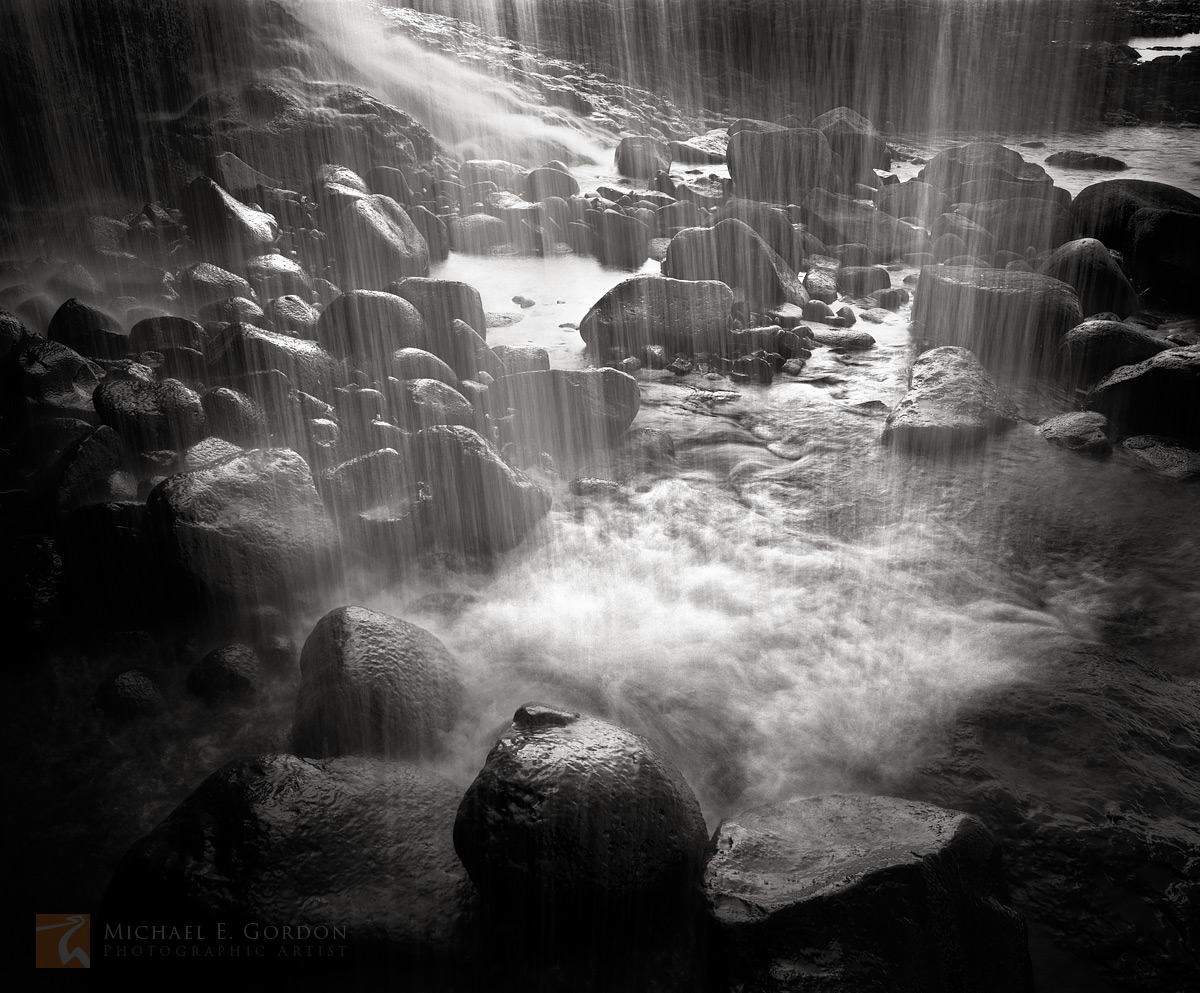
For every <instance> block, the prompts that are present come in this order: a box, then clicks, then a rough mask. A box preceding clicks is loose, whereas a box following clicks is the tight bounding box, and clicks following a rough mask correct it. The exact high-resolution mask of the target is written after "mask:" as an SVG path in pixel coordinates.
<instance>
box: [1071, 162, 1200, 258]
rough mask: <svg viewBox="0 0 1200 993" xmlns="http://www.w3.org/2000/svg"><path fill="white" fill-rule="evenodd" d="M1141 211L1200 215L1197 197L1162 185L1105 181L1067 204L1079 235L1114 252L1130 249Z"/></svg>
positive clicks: (1132, 181) (1144, 181) (1137, 180)
mask: <svg viewBox="0 0 1200 993" xmlns="http://www.w3.org/2000/svg"><path fill="white" fill-rule="evenodd" d="M1144 209H1148V210H1165V211H1174V212H1178V213H1183V214H1200V197H1198V196H1196V195H1194V194H1192V193H1189V192H1187V191H1186V190H1181V189H1179V188H1178V187H1175V186H1168V185H1167V184H1166V183H1154V182H1150V181H1148V180H1144V179H1109V180H1105V181H1103V182H1100V183H1093V184H1092V185H1091V186H1089V187H1087V188H1086V189H1084V190H1083V191H1081V192H1080V194H1079V195H1078V196H1077V197H1076V198H1075V200H1074V201H1073V202H1072V204H1071V213H1072V214H1074V215H1075V223H1076V226H1077V227H1078V228H1079V233H1080V234H1081V235H1083V236H1084V237H1086V238H1099V239H1100V240H1101V241H1102V242H1104V244H1105V245H1107V246H1108V247H1109V248H1111V249H1113V250H1114V251H1117V252H1128V251H1130V250H1131V249H1132V248H1133V216H1134V214H1136V213H1137V212H1138V211H1139V210H1144Z"/></svg>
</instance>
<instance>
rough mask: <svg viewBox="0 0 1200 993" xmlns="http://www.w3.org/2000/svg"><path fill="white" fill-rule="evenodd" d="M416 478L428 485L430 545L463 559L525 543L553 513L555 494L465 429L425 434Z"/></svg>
mask: <svg viewBox="0 0 1200 993" xmlns="http://www.w3.org/2000/svg"><path fill="white" fill-rule="evenodd" d="M412 452H413V456H414V475H415V476H416V478H418V479H420V480H422V481H423V482H424V483H425V484H426V485H427V487H428V490H429V493H430V501H429V507H428V511H427V512H428V515H429V517H428V520H429V527H428V530H427V531H426V533H425V536H424V537H425V540H426V542H427V543H428V545H429V546H430V547H432V548H434V549H436V550H439V551H443V552H448V553H451V554H458V555H472V556H473V555H483V556H487V555H491V554H495V553H498V552H504V551H507V550H508V549H510V548H513V547H515V546H516V545H519V544H520V543H521V542H522V541H524V540H525V536H526V535H527V534H528V533H529V531H530V529H532V528H533V527H534V526H535V525H536V524H537V522H538V521H540V520H541V519H542V518H543V517H545V516H546V514H547V513H548V512H549V510H550V496H549V494H548V493H546V492H545V491H544V490H543V489H542V488H541V487H539V486H538V485H537V484H536V483H534V482H533V481H532V480H531V479H529V477H528V476H526V475H525V474H524V473H523V472H521V471H520V470H518V469H515V468H513V467H512V466H510V465H509V464H508V463H507V462H505V461H504V460H503V459H502V458H501V457H500V454H499V453H498V452H497V451H496V450H495V449H494V448H492V446H491V445H489V444H488V443H487V442H486V441H485V440H484V439H483V438H482V437H481V436H480V435H479V434H477V433H476V432H475V431H473V430H471V429H470V428H467V427H462V426H461V425H439V426H437V427H433V428H429V429H427V430H425V431H422V432H420V434H418V435H417V437H416V438H415V439H414V441H413V444H412Z"/></svg>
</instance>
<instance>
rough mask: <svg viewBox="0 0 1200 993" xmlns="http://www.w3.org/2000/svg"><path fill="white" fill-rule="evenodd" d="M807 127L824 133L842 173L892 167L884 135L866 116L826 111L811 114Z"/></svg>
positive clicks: (842, 109) (846, 109)
mask: <svg viewBox="0 0 1200 993" xmlns="http://www.w3.org/2000/svg"><path fill="white" fill-rule="evenodd" d="M809 127H810V128H815V129H816V130H818V131H820V132H821V133H822V134H823V135H825V139H826V141H828V142H829V147H830V148H831V149H833V154H834V155H837V156H839V157H840V158H841V160H842V172H843V173H844V174H845V175H847V176H858V175H859V174H861V173H863V172H864V171H867V170H870V169H890V168H891V167H892V150H891V149H890V148H888V146H887V142H885V141H884V140H883V135H881V134H880V133H879V131H878V130H876V128H875V125H874V124H872V123H871V122H870V121H869V120H867V118H865V117H863V115H862V114H859V113H857V112H856V111H853V110H851V109H850V108H849V107H834V109H833V110H827V111H826V112H825V113H824V114H821V115H820V116H819V117H814V118H813V120H812V123H811V124H809ZM898 216H906V215H898Z"/></svg>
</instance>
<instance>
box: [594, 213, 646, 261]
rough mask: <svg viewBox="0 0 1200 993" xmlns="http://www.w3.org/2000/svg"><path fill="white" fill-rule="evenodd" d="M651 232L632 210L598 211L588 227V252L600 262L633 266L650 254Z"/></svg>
mask: <svg viewBox="0 0 1200 993" xmlns="http://www.w3.org/2000/svg"><path fill="white" fill-rule="evenodd" d="M653 235H654V232H653V231H652V230H651V229H650V227H649V226H647V225H646V224H645V223H643V221H642V220H641V219H640V218H639V217H637V216H636V215H635V214H633V213H622V212H621V211H619V210H605V211H601V212H600V213H599V216H598V217H596V222H595V224H594V225H593V226H592V252H593V253H594V254H595V256H596V258H597V259H599V260H600V262H601V264H603V265H610V266H619V267H620V268H623V269H637V268H638V267H639V266H641V264H642V263H643V262H645V261H646V259H647V258H649V257H650V239H651V238H652V237H653Z"/></svg>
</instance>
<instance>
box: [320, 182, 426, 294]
mask: <svg viewBox="0 0 1200 993" xmlns="http://www.w3.org/2000/svg"><path fill="white" fill-rule="evenodd" d="M329 238H330V242H331V244H332V246H333V251H334V256H335V258H336V259H337V260H338V282H339V284H340V285H341V286H342V287H343V288H347V289H351V288H352V289H373V290H378V289H382V288H383V287H384V286H385V285H386V284H387V283H390V282H391V281H392V280H394V279H401V278H402V277H404V276H426V275H428V274H429V245H428V244H427V243H426V241H425V238H424V237H423V236H422V234H421V232H420V231H419V230H417V226H416V225H415V224H414V223H413V222H412V219H411V218H410V217H409V216H408V213H407V211H405V209H404V208H403V207H401V206H400V204H398V203H396V201H395V200H393V199H392V198H391V197H386V196H382V195H379V194H375V195H372V196H366V197H362V198H361V199H358V200H354V201H353V202H351V203H349V204H347V205H346V206H345V207H344V208H342V212H341V213H340V214H339V215H338V218H337V223H336V224H335V225H334V226H333V228H332V230H331V231H330V232H329Z"/></svg>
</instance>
